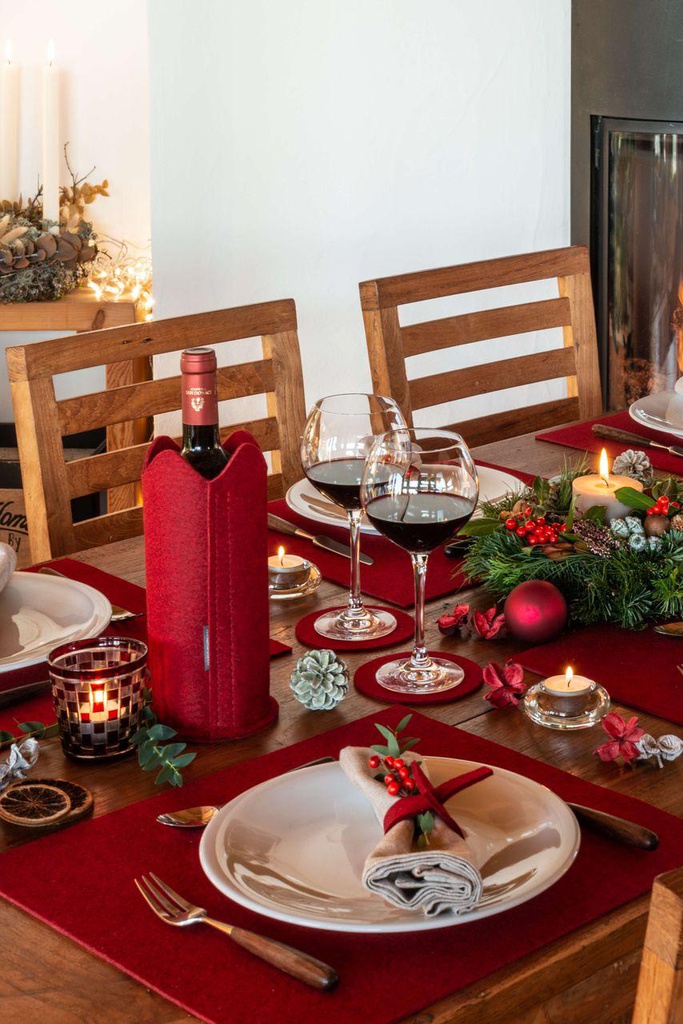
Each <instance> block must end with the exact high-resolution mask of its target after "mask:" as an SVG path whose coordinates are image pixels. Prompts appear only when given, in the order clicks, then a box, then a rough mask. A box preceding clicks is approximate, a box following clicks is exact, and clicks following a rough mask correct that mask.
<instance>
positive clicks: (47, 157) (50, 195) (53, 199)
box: [43, 41, 61, 221]
mask: <svg viewBox="0 0 683 1024" xmlns="http://www.w3.org/2000/svg"><path fill="white" fill-rule="evenodd" d="M59 85H60V74H59V68H58V67H57V65H56V64H55V44H54V43H53V42H52V41H50V43H49V45H48V48H47V64H46V65H45V68H44V69H43V218H44V219H45V220H54V221H59V164H60V158H61V148H60V130H59V107H60V102H59V101H60V95H59Z"/></svg>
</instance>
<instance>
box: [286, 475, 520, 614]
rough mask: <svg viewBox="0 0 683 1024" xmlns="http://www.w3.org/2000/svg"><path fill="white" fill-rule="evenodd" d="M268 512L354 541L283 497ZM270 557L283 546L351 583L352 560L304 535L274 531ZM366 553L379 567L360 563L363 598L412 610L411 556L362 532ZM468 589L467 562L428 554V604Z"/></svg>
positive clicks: (326, 573)
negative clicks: (308, 516) (464, 566)
mask: <svg viewBox="0 0 683 1024" xmlns="http://www.w3.org/2000/svg"><path fill="white" fill-rule="evenodd" d="M479 465H481V466H488V467H489V468H491V469H502V470H504V471H505V472H506V473H512V474H513V475H514V476H517V477H519V479H520V481H521V482H522V483H531V482H532V481H533V479H534V477H533V474H530V473H523V472H520V471H519V470H516V469H508V468H507V467H505V466H496V465H494V464H493V463H490V462H481V463H479ZM268 510H269V512H273V513H274V514H275V515H276V516H280V517H281V518H282V519H286V520H287V521H288V522H290V523H293V524H294V525H295V526H299V527H301V528H302V529H304V530H306V531H307V532H308V533H313V534H317V533H324V534H325V536H327V537H333V538H334V539H335V540H339V541H341V542H342V543H343V544H348V542H349V531H348V530H345V529H343V528H342V527H339V526H328V525H327V524H326V523H317V522H315V521H313V520H311V519H306V518H305V517H304V516H300V515H299V514H298V513H297V512H294V511H293V510H292V509H291V508H290V507H289V505H288V504H287V502H286V501H285V500H284V499H281V500H280V501H272V502H270V504H269V505H268ZM268 536H269V540H268V554H269V555H273V554H275V553H276V552H277V549H278V547H280V545H283V546H284V547H285V548H286V549H287V551H291V552H293V553H294V554H297V555H301V557H302V558H307V559H308V560H309V561H311V562H314V563H315V564H316V565H317V566H318V568H319V569H320V571H321V573H322V574H323V576H324V577H325V579H326V580H331V582H332V583H338V584H340V586H342V587H348V585H349V560H348V558H343V557H342V556H340V555H333V554H330V553H329V552H327V551H324V550H323V549H322V548H317V547H315V546H314V545H313V544H311V542H310V541H307V540H304V539H303V538H301V537H289V536H287V535H286V534H284V533H277V532H276V531H274V530H269V532H268ZM360 546H361V550H362V551H363V552H364V553H365V554H366V555H370V557H371V558H374V560H375V563H374V565H361V570H360V580H361V587H362V590H363V593H364V594H369V595H370V596H371V597H377V598H379V600H380V601H389V602H391V604H396V605H399V606H400V607H401V608H412V607H413V605H414V604H415V591H414V583H413V573H412V569H411V565H410V556H409V554H408V552H407V551H402V550H401V548H399V547H397V546H396V545H395V544H392V543H391V541H389V540H387V539H386V537H378V536H375V535H373V534H367V533H363V534H361V542H360ZM466 585H469V584H468V581H467V578H466V576H465V575H464V573H463V572H462V559H460V558H447V557H446V555H445V554H444V549H443V548H437V549H436V551H433V552H432V553H431V555H430V556H429V568H428V570H427V588H426V594H427V600H428V601H432V600H434V599H435V598H437V597H444V596H445V595H446V594H454V593H455V592H456V591H457V590H460V589H461V587H463V586H466Z"/></svg>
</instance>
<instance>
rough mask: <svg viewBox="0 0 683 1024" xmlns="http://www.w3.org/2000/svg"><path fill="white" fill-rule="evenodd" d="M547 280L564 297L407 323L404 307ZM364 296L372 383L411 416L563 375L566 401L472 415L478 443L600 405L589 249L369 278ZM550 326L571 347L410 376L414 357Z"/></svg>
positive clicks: (587, 414) (469, 432) (468, 424)
mask: <svg viewBox="0 0 683 1024" xmlns="http://www.w3.org/2000/svg"><path fill="white" fill-rule="evenodd" d="M546 279H554V280H555V284H556V288H557V293H558V294H557V297H556V298H550V299H542V300H538V301H530V302H524V303H517V304H514V305H507V306H503V307H498V308H493V309H481V310H476V311H474V312H470V313H463V314H459V315H457V316H448V317H442V318H439V319H435V320H427V321H423V322H420V323H416V324H406V325H403V324H402V323H401V321H400V317H399V308H400V307H402V306H404V305H409V304H411V303H414V302H424V301H426V300H430V299H442V298H446V297H448V296H454V295H460V294H464V293H469V292H475V291H487V290H489V289H493V288H501V287H505V286H508V285H520V284H525V283H528V282H533V281H542V280H546ZM360 296H361V306H362V309H363V319H364V323H365V333H366V338H367V344H368V353H369V357H370V370H371V374H372V382H373V387H374V389H375V392H376V393H378V394H386V395H390V396H392V397H393V398H394V399H395V400H396V401H397V402H398V404H399V405H400V406H401V409H402V410H403V413H404V415H405V416H406V419H407V420H408V421H409V422H412V421H413V411H414V410H418V409H419V410H422V409H428V408H431V407H434V406H438V405H443V404H445V403H448V402H453V401H459V400H461V399H464V398H471V397H473V396H475V395H486V394H492V393H494V392H505V391H506V390H507V389H509V388H514V387H519V386H520V385H526V384H535V383H539V382H545V381H551V380H557V379H560V378H565V379H566V386H567V398H566V399H558V400H557V401H555V402H541V403H538V404H536V405H531V406H528V407H525V408H523V409H507V410H506V411H504V412H500V413H495V414H492V415H490V416H486V417H480V418H478V419H475V420H470V421H464V422H461V424H460V427H461V432H464V434H465V437H466V439H467V440H468V441H470V443H471V444H473V445H474V444H483V443H486V442H485V441H483V440H481V438H483V437H486V438H488V439H489V440H497V439H500V438H501V437H510V436H513V435H515V434H520V433H523V432H525V431H527V430H532V429H542V428H543V427H546V426H553V425H555V424H558V423H562V422H565V421H566V420H568V419H573V418H585V419H588V418H591V417H594V416H598V415H599V414H600V412H601V411H602V395H601V389H600V373H599V366H598V353H597V340H596V334H595V314H594V310H593V301H592V294H591V284H590V265H589V259H588V251H587V250H586V249H585V248H584V247H582V246H571V247H569V248H565V249H551V250H548V251H546V252H536V253H525V254H522V255H519V256H506V257H501V258H499V259H494V260H485V261H482V262H479V263H468V264H463V265H461V266H455V267H441V268H438V269H436V270H424V271H418V272H417V273H414V274H399V275H397V276H395V277H385V278H379V279H377V280H374V281H364V282H363V283H362V284H361V285H360ZM552 328H561V329H562V336H563V343H564V347H562V348H552V349H546V350H544V351H540V352H533V353H532V354H530V355H524V356H514V357H512V358H505V359H500V360H496V361H493V362H490V363H486V364H480V365H476V366H464V367H462V368H460V369H451V370H447V371H444V372H442V373H437V374H429V375H428V376H424V377H419V376H418V377H413V376H411V370H412V369H413V366H412V365H408V364H407V363H406V360H408V359H410V358H411V357H414V356H421V355H425V354H427V353H431V352H436V351H445V350H446V349H454V348H457V347H459V346H462V345H470V344H475V343H477V342H482V341H488V340H491V339H495V338H513V337H514V336H516V335H519V334H525V333H529V332H531V331H544V330H548V329H552ZM492 424H495V426H496V432H495V433H494V432H493V431H492Z"/></svg>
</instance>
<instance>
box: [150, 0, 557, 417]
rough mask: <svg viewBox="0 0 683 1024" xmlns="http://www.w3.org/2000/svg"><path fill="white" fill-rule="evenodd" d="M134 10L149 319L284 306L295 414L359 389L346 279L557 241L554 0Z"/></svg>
mask: <svg viewBox="0 0 683 1024" xmlns="http://www.w3.org/2000/svg"><path fill="white" fill-rule="evenodd" d="M149 13H150V60H151V70H150V88H151V125H152V138H151V152H152V224H153V239H154V261H155V296H156V300H157V307H156V312H157V315H158V316H164V317H166V316H173V315H177V314H182V313H190V312H198V311H201V310H207V309H214V308H219V307H221V306H230V305H233V304H241V303H245V302H254V301H261V300H265V299H273V298H281V297H285V296H292V297H294V298H295V299H296V302H297V308H298V313H299V324H300V340H301V347H302V355H303V363H304V373H305V382H306V392H307V400H308V402H309V403H310V402H312V401H313V400H315V398H317V397H319V396H320V395H321V394H324V393H329V392H330V391H344V390H358V389H366V388H368V387H369V385H370V378H369V372H368V369H367V357H366V352H365V342H364V335H363V326H362V320H361V316H360V307H359V301H358V289H357V284H358V282H359V281H361V280H364V279H366V278H369V277H375V276H382V275H387V274H393V273H398V272H402V271H408V270H416V269H423V268H427V267H433V266H439V265H444V264H451V263H459V262H462V261H466V260H473V259H480V258H481V259H483V258H487V257H490V256H494V255H503V254H506V253H513V252H523V251H526V250H532V249H540V248H545V247H549V246H555V245H562V244H566V243H567V242H568V237H569V231H568V214H569V152H568V136H569V49H570V2H569V0H553V2H548V0H515V2H514V3H510V2H509V0H485V2H481V0H431V2H428V3H415V0H248V2H247V0H194V2H192V3H189V2H187V0H149ZM533 292H534V295H535V294H539V292H538V290H537V289H534V290H533ZM526 294H531V293H530V292H527V293H526ZM504 298H505V297H500V296H498V297H495V298H494V302H493V303H492V304H500V303H502V302H503V301H504ZM441 308H443V304H441ZM461 308H463V309H464V308H467V301H466V300H465V301H464V303H462V304H461ZM412 313H413V311H411V315H412ZM415 316H417V311H415ZM406 322H407V318H406ZM543 341H544V343H543V344H541V339H538V338H531V339H526V340H525V344H526V346H531V348H533V347H534V346H535V345H540V347H547V340H545V339H544V340H543ZM556 343H558V344H559V339H558V340H556ZM527 350H529V348H528V347H524V345H523V344H522V343H520V345H519V346H516V351H520V352H523V351H527ZM491 351H494V350H491ZM499 355H503V351H502V350H500V351H499V350H498V349H496V350H495V351H494V358H498V357H499ZM463 356H465V357H466V358H469V354H468V353H467V351H466V350H465V349H460V350H458V353H457V357H458V358H459V359H462V358H463ZM438 358H439V359H441V360H442V361H443V356H439V357H438ZM480 358H481V349H480V350H479V352H478V353H477V354H476V355H475V354H472V356H471V359H470V360H469V361H472V362H477V361H479V360H480ZM176 362H177V360H176ZM439 365H441V363H440V364H439ZM429 369H431V366H430V367H429ZM166 372H171V366H170V365H169V366H168V369H167V371H166ZM175 372H177V369H176V371H175ZM551 393H552V392H551V391H548V394H549V395H550V394H551ZM555 393H557V391H555ZM507 400H508V399H507V398H506V397H505V396H503V401H504V403H505V401H507ZM487 407H489V408H490V407H491V403H487ZM467 411H469V410H467Z"/></svg>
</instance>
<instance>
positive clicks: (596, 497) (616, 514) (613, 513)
mask: <svg viewBox="0 0 683 1024" xmlns="http://www.w3.org/2000/svg"><path fill="white" fill-rule="evenodd" d="M620 487H632V488H634V489H635V490H636V491H642V489H643V485H642V484H641V483H640V481H639V480H634V479H633V478H632V477H630V476H615V475H614V474H611V475H610V472H609V468H608V462H607V452H606V451H605V449H604V448H603V449H602V452H601V453H600V471H599V473H589V474H588V475H587V476H577V477H576V479H575V480H574V481H573V482H572V492H573V494H574V507H575V508H576V509H577V510H578V511H579V512H586V511H587V510H588V509H589V508H592V507H593V506H594V505H603V506H604V507H605V509H606V518H607V519H608V520H610V519H620V518H621V517H622V516H625V515H629V513H630V512H631V509H630V508H629V507H628V506H627V505H623V504H622V503H621V502H620V501H619V500H618V499H617V498H616V497H615V494H616V491H618V490H619V488H620Z"/></svg>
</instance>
